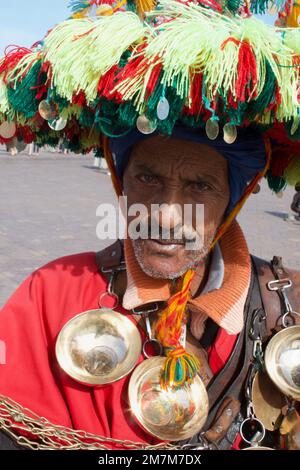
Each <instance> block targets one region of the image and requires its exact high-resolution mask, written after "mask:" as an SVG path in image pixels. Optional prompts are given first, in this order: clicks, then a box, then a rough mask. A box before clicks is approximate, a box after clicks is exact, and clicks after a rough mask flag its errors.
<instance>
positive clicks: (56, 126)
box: [48, 117, 67, 132]
mask: <svg viewBox="0 0 300 470" xmlns="http://www.w3.org/2000/svg"><path fill="white" fill-rule="evenodd" d="M66 125H67V120H66V119H64V118H62V117H58V118H56V119H53V120H52V121H48V126H49V127H50V129H52V130H53V131H56V132H59V131H62V130H64V128H65V127H66Z"/></svg>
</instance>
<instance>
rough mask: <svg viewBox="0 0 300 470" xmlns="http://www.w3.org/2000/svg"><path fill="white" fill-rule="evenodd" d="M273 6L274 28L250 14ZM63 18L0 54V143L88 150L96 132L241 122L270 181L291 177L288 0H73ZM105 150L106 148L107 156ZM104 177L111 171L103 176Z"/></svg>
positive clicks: (298, 154) (294, 168)
mask: <svg viewBox="0 0 300 470" xmlns="http://www.w3.org/2000/svg"><path fill="white" fill-rule="evenodd" d="M268 5H269V6H270V5H271V6H272V5H273V6H274V5H275V6H277V8H278V10H279V20H278V21H277V23H280V24H282V25H283V26H284V28H280V27H272V26H269V25H267V24H264V23H263V22H261V21H260V20H258V19H256V18H255V17H254V16H251V12H254V13H257V12H263V11H265V9H266V8H267V6H268ZM70 6H71V11H72V15H71V18H70V19H68V20H67V21H64V22H63V23H61V24H59V25H57V26H56V27H54V28H53V29H52V30H51V31H50V32H48V34H47V35H46V37H45V38H44V40H42V41H40V42H38V43H36V44H35V45H34V46H33V47H32V48H31V49H27V48H22V47H18V48H16V47H11V48H8V49H7V50H6V52H5V57H3V58H2V59H1V61H0V142H1V143H7V142H9V141H11V140H12V139H16V138H17V140H18V141H24V142H25V143H29V142H32V141H35V142H37V144H39V145H44V144H48V145H53V146H55V145H57V143H58V142H59V140H60V139H61V138H62V139H63V140H64V141H65V145H66V146H67V147H68V148H69V149H70V150H72V151H74V152H78V153H87V152H89V151H91V150H94V151H95V152H96V154H97V156H101V155H103V150H105V149H106V153H108V152H109V148H108V146H107V144H106V140H107V138H109V137H113V136H124V135H126V133H129V132H130V131H131V130H132V129H133V128H135V127H136V126H137V127H138V129H139V130H141V132H144V133H149V132H151V131H152V130H157V131H159V132H161V133H165V134H169V135H171V134H172V130H173V128H174V126H175V125H176V124H183V125H185V126H188V127H191V128H194V129H197V128H199V129H201V128H203V129H205V130H206V133H207V135H208V137H209V138H211V139H214V138H215V137H216V135H217V134H218V132H219V130H223V131H224V137H225V140H226V139H227V141H228V142H229V143H230V142H232V141H233V140H235V139H236V137H237V138H238V131H239V128H242V127H245V126H252V127H255V128H256V129H257V132H260V133H262V134H263V135H264V136H266V137H267V139H268V140H269V141H270V151H271V156H270V157H271V158H270V164H269V166H268V169H267V172H266V176H267V178H268V182H269V186H270V188H271V189H272V190H274V191H275V192H279V191H281V190H282V189H283V188H284V187H285V185H286V184H287V183H290V184H295V181H298V180H299V179H300V142H299V139H300V29H299V28H296V27H295V28H288V27H286V26H289V25H293V26H297V25H298V24H299V23H300V10H299V8H300V7H299V5H298V4H297V3H296V4H295V2H292V1H291V0H288V1H287V2H286V3H285V2H284V1H283V0H273V1H272V0H271V1H267V0H252V1H248V0H222V1H220V0H199V1H198V0H194V1H189V0H187V1H186V0H181V1H175V0H173V1H171V0H161V1H159V2H158V3H156V2H155V1H154V0H127V1H126V0H120V1H119V2H118V1H112V0H84V1H79V0H73V1H71V5H70ZM108 158H109V157H108ZM113 179H114V183H115V187H117V185H118V182H117V181H116V179H117V178H115V177H114V176H113Z"/></svg>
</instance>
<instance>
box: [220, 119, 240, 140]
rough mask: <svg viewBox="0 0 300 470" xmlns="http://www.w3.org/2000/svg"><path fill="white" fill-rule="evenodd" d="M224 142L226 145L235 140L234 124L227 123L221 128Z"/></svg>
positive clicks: (235, 130)
mask: <svg viewBox="0 0 300 470" xmlns="http://www.w3.org/2000/svg"><path fill="white" fill-rule="evenodd" d="M223 134H224V137H223V138H224V141H225V142H226V144H233V143H234V142H235V141H236V139H237V128H236V126H235V125H234V124H230V123H229V122H227V124H225V126H224V127H223Z"/></svg>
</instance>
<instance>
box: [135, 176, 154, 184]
mask: <svg viewBox="0 0 300 470" xmlns="http://www.w3.org/2000/svg"><path fill="white" fill-rule="evenodd" d="M138 179H139V180H140V181H142V183H147V184H153V183H157V177H156V176H153V175H146V174H142V175H138Z"/></svg>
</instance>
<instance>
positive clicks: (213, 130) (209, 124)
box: [205, 119, 220, 140]
mask: <svg viewBox="0 0 300 470" xmlns="http://www.w3.org/2000/svg"><path fill="white" fill-rule="evenodd" d="M205 132H206V135H207V137H208V138H209V139H210V140H215V139H216V138H217V137H218V135H219V132H220V127H219V123H218V121H216V120H214V119H208V120H207V121H206V124H205Z"/></svg>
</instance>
